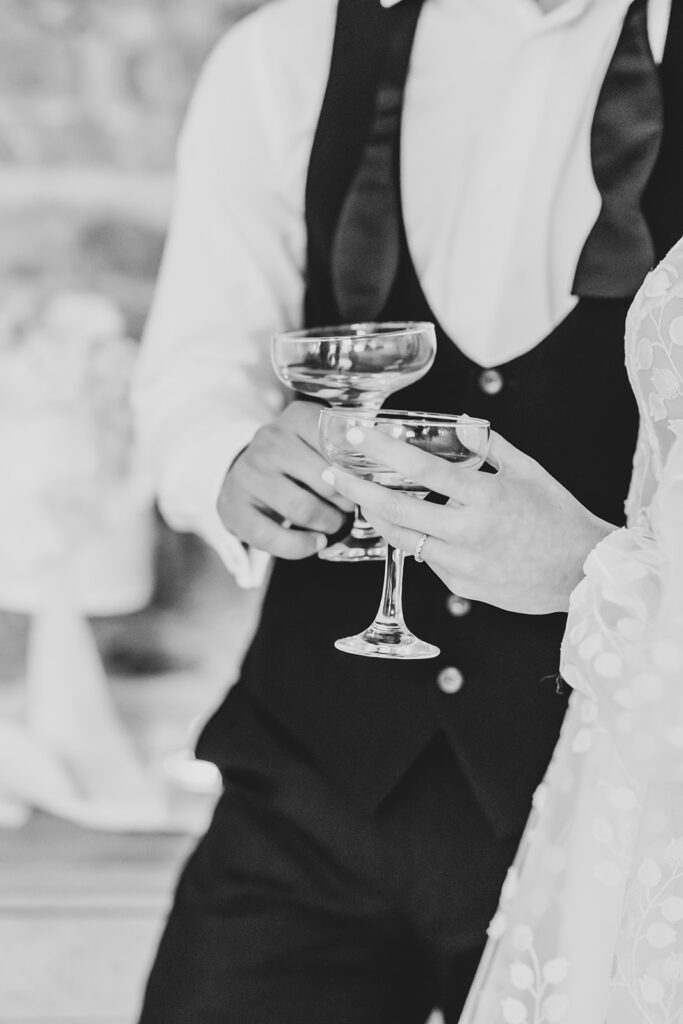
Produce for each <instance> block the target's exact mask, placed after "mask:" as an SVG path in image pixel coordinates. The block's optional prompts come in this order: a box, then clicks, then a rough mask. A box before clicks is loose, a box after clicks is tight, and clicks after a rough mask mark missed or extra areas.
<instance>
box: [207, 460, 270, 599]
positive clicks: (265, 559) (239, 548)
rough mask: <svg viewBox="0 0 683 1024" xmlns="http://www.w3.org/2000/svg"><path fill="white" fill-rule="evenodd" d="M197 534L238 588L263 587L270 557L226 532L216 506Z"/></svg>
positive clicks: (208, 514)
mask: <svg viewBox="0 0 683 1024" xmlns="http://www.w3.org/2000/svg"><path fill="white" fill-rule="evenodd" d="M221 482H222V478H221ZM216 497H218V494H217V495H216ZM197 533H198V534H199V536H200V537H201V538H202V540H205V541H206V543H207V544H209V545H210V546H211V547H212V548H213V549H214V551H216V553H217V554H218V556H219V558H220V559H221V561H222V562H223V565H224V566H225V568H226V569H227V570H228V572H230V573H232V575H233V576H234V577H235V582H236V583H237V585H238V586H240V587H244V589H245V590H246V589H250V588H253V587H260V586H261V584H262V583H263V581H264V579H265V578H266V574H267V572H268V566H269V565H270V555H269V554H268V553H267V552H265V551H259V550H258V548H251V547H248V546H246V545H245V544H243V543H242V542H241V540H239V539H238V538H237V537H235V535H234V534H233V533H230V532H229V531H228V530H226V528H225V527H224V526H223V522H222V520H221V517H220V516H219V514H218V510H217V509H216V508H215V506H214V510H213V513H207V515H206V516H205V517H203V518H202V521H201V522H199V523H198V524H197Z"/></svg>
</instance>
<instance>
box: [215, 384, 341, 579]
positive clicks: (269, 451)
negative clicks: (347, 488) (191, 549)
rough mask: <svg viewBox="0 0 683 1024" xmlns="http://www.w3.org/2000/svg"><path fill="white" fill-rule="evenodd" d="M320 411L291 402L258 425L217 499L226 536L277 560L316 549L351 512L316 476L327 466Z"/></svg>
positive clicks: (324, 542)
mask: <svg viewBox="0 0 683 1024" xmlns="http://www.w3.org/2000/svg"><path fill="white" fill-rule="evenodd" d="M320 409H321V407H320V406H319V405H316V404H314V403H312V402H292V403H291V405H288V406H287V407H286V408H285V409H284V410H283V411H282V412H281V413H280V415H279V416H277V417H276V418H275V419H274V420H272V422H270V423H268V424H267V425H266V426H264V427H261V429H260V430H258V431H257V432H256V434H255V435H254V438H253V440H252V442H251V444H249V445H248V446H247V447H246V448H245V449H244V451H243V452H241V453H240V455H239V456H238V457H237V458H236V459H235V461H234V462H233V464H232V466H231V467H230V469H229V470H228V472H227V474H226V477H225V480H224V482H223V487H222V490H221V493H220V497H219V499H218V513H219V515H220V517H221V520H222V522H223V525H224V526H225V528H226V529H227V530H229V531H230V533H232V534H234V535H235V536H236V537H238V538H239V539H240V540H241V541H242V542H243V543H245V544H249V545H250V546H252V547H255V548H259V549H260V550H261V551H267V552H268V553H269V554H271V555H276V556H277V557H278V558H291V559H297V558H307V557H308V556H309V555H312V554H315V552H316V551H320V550H321V549H322V548H324V547H325V545H326V544H327V537H328V535H331V534H334V533H336V532H337V531H338V530H340V529H341V527H342V526H343V523H344V517H345V515H346V514H347V513H348V512H351V511H352V510H353V503H352V502H349V501H348V500H346V499H345V498H343V497H342V496H341V495H339V494H338V493H337V492H336V491H335V490H334V488H333V487H330V486H329V484H326V483H324V482H323V481H322V480H321V477H320V474H321V473H322V471H323V470H324V468H325V467H326V465H327V463H326V461H325V459H324V458H323V456H322V455H321V454H320V450H319V447H318V420H319V417H320ZM287 524H290V525H289V526H288V525H287Z"/></svg>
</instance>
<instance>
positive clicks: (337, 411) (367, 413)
mask: <svg viewBox="0 0 683 1024" xmlns="http://www.w3.org/2000/svg"><path fill="white" fill-rule="evenodd" d="M320 415H321V416H326V415H327V416H342V417H344V418H351V417H354V416H355V417H359V418H360V417H365V418H366V419H368V420H377V419H379V420H382V419H384V420H387V421H388V422H390V421H391V420H392V419H401V420H409V421H419V422H420V423H424V424H425V425H431V424H434V425H435V426H441V425H445V424H448V423H452V424H453V425H454V426H461V427H463V426H474V427H483V428H485V429H488V430H490V429H491V423H490V421H489V420H483V419H479V418H478V417H476V416H468V414H467V413H449V412H421V411H420V410H419V409H412V410H411V409H364V408H363V407H362V406H357V407H349V406H340V405H333V406H331V407H329V408H325V409H321V411H320Z"/></svg>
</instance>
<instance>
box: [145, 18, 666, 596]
mask: <svg viewBox="0 0 683 1024" xmlns="http://www.w3.org/2000/svg"><path fill="white" fill-rule="evenodd" d="M382 2H383V3H384V4H385V6H391V5H392V4H393V3H396V2H401V0H382ZM629 2H630V0H563V2H561V3H559V5H558V6H556V7H555V8H554V9H553V10H551V11H549V13H545V14H544V13H543V11H542V9H541V7H540V5H539V3H538V2H537V0H426V2H425V4H424V10H423V13H422V15H421V17H420V20H419V22H418V28H417V34H416V38H415V45H414V49H413V54H412V60H411V68H410V75H409V78H408V84H407V89H406V97H405V107H404V114H403V133H402V153H401V174H402V187H403V197H402V199H403V208H404V218H405V224H406V232H407V237H408V244H409V247H410V251H411V254H412V258H413V260H414V263H415V266H416V269H417V272H418V275H419V277H420V280H421V282H422V286H423V288H424V291H425V293H426V296H427V299H428V301H429V303H430V305H431V307H432V309H433V311H434V315H435V317H436V318H437V319H438V320H439V322H440V323H441V325H442V326H443V327H444V329H445V330H446V332H447V333H448V334H449V335H450V337H451V338H452V339H453V340H454V341H455V342H456V343H457V344H458V346H459V347H460V348H461V349H462V351H463V352H465V353H466V354H467V355H468V356H469V357H470V358H471V359H473V360H475V361H476V362H477V363H479V364H480V365H482V366H493V365H500V364H502V363H505V362H506V361H508V360H510V359H512V358H514V357H516V356H518V355H521V354H522V353H523V352H525V351H528V350H529V349H531V348H533V347H534V346H535V345H536V344H537V343H538V342H539V341H540V340H542V339H543V338H544V337H545V336H546V335H547V334H548V333H549V332H550V331H551V330H552V329H553V327H554V326H555V325H556V324H557V323H559V321H560V320H561V319H562V318H563V317H564V316H565V315H566V314H567V313H568V312H569V311H570V309H571V308H572V306H573V305H574V303H575V301H576V300H575V299H574V298H573V297H572V295H571V286H572V282H573V278H574V272H575V269H576V264H577V260H578V257H579V254H580V252H581V249H582V247H583V244H584V242H585V239H586V237H587V235H588V233H589V231H590V228H591V227H592V225H593V223H594V221H595V219H596V217H597V215H598V212H599V209H600V197H599V193H598V191H597V188H596V186H595V182H594V180H593V175H592V171H591V162H590V130H591V123H592V119H593V114H594V110H595V105H596V101H597V96H598V93H599V90H600V87H601V85H602V82H603V79H604V76H605V73H606V70H607V67H608V65H609V61H610V59H611V56H612V53H613V51H614V48H615V45H616V42H617V39H618V36H619V32H620V30H621V25H622V22H623V18H624V15H625V12H626V9H627V7H628V5H629ZM670 2H671V0H650V5H649V34H650V45H651V47H652V51H653V54H654V56H655V59H656V60H658V61H659V60H661V56H662V53H663V48H664V43H665V39H666V31H667V26H668V19H669V10H670ZM335 15H336V0H272V2H271V3H268V4H266V5H265V6H264V7H262V8H260V9H259V10H258V11H257V12H255V13H254V14H252V15H250V16H248V17H247V18H244V19H243V20H242V21H241V22H239V23H238V24H237V25H236V26H235V27H234V28H233V29H232V30H231V31H230V32H228V33H227V35H226V36H225V37H224V38H223V40H221V42H220V43H219V44H218V46H217V47H216V49H215V51H214V53H213V54H212V56H211V57H210V59H209V60H208V62H207V64H206V66H205V68H204V70H203V73H202V75H201V77H200V80H199V84H198V86H197V89H196V92H195V95H194V98H193V101H192V103H191V106H190V111H189V114H188V116H187V119H186V123H185V126H184V129H183V132H182V136H181V139H180V144H179V154H178V169H177V185H176V196H175V203H174V209H173V216H172V221H171V226H170V232H169V237H168V241H167V246H166V252H165V256H164V260H163V265H162V269H161V273H160V277H159V282H158V286H157V291H156V296H155V300H154V303H153V307H152V311H151V314H150V317H149V321H148V324H147V329H146V332H145V338H144V343H143V347H142V354H141V359H140V366H139V372H138V378H137V385H136V389H135V405H136V408H137V410H138V421H139V430H140V437H141V442H142V446H143V450H144V451H145V452H146V453H147V455H148V458H149V460H150V463H151V465H152V468H153V472H154V475H155V478H156V482H157V487H158V493H159V501H160V507H161V510H162V512H163V513H164V515H165V517H166V518H167V520H168V522H169V523H170V524H171V525H172V526H174V527H175V528H176V529H179V530H192V531H195V532H197V533H199V534H200V535H201V536H203V537H204V538H205V539H206V540H207V541H209V543H211V544H212V545H213V546H214V547H215V548H216V550H217V551H218V552H219V554H220V555H221V557H222V558H223V561H224V562H225V564H226V566H227V567H228V569H229V570H230V571H232V572H234V573H235V575H236V578H237V580H238V582H239V583H240V584H241V585H243V586H249V585H254V584H256V583H258V582H259V581H260V580H261V579H262V576H263V572H264V567H265V564H266V561H267V558H266V556H264V555H263V553H262V552H257V551H249V550H246V549H245V548H244V546H243V545H242V544H241V543H240V542H239V541H238V540H237V539H236V538H234V537H233V536H231V535H230V534H229V533H228V532H227V531H226V530H225V529H224V527H223V526H222V523H221V521H220V519H219V517H218V513H217V510H216V501H217V497H218V494H219V492H220V488H221V484H222V482H223V479H224V477H225V473H226V471H227V469H228V467H229V466H230V464H231V463H232V461H233V459H234V458H235V456H236V455H237V453H238V452H239V451H240V450H241V449H242V448H243V447H244V446H245V445H246V444H248V443H249V441H250V439H251V438H252V436H253V434H254V432H255V431H256V430H257V429H258V428H259V426H261V425H262V424H263V423H265V422H267V421H268V420H269V419H271V418H272V417H273V415H274V414H276V413H277V411H278V410H279V409H280V408H281V407H282V405H283V403H284V401H285V396H284V395H283V392H282V390H281V389H280V387H279V386H278V384H277V381H276V379H275V377H274V375H273V372H272V369H271V367H270V358H269V345H270V336H271V334H272V333H273V332H274V331H277V330H283V329H287V328H293V327H297V326H300V325H301V321H302V306H303V294H304V270H305V254H306V232H305V222H304V189H305V182H306V173H307V168H308V159H309V155H310V150H311V145H312V141H313V136H314V132H315V128H316V125H317V121H318V116H319V113H320V108H321V104H322V100H323V94H324V89H325V84H326V81H327V73H328V68H329V60H330V54H331V48H332V39H333V33H334V23H335Z"/></svg>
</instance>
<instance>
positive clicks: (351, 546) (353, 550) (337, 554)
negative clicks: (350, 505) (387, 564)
mask: <svg viewBox="0 0 683 1024" xmlns="http://www.w3.org/2000/svg"><path fill="white" fill-rule="evenodd" d="M386 553H387V546H386V544H385V542H384V541H383V540H382V538H381V537H378V536H376V535H375V536H370V537H354V535H353V534H349V536H348V537H345V538H344V539H343V540H340V541H337V543H336V544H332V545H331V547H329V548H323V550H322V551H320V552H319V553H318V558H322V560H323V561H324V562H383V561H384V559H385V557H386Z"/></svg>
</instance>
